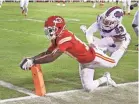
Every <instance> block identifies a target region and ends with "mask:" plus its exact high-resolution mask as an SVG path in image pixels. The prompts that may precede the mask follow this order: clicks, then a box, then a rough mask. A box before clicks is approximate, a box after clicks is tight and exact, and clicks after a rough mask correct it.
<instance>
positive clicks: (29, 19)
mask: <svg viewBox="0 0 139 104" xmlns="http://www.w3.org/2000/svg"><path fill="white" fill-rule="evenodd" d="M24 20H27V21H33V22H44V20H38V19H32V18H27V19H24Z"/></svg>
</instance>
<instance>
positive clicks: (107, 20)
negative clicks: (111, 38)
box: [100, 6, 123, 30]
mask: <svg viewBox="0 0 139 104" xmlns="http://www.w3.org/2000/svg"><path fill="white" fill-rule="evenodd" d="M122 18H123V10H122V9H121V8H120V7H118V6H114V7H111V8H109V9H108V10H107V11H106V12H105V13H103V14H102V16H101V21H100V22H101V25H102V26H101V28H102V29H104V30H112V29H114V28H115V27H116V26H117V25H118V24H120V23H121V22H122Z"/></svg>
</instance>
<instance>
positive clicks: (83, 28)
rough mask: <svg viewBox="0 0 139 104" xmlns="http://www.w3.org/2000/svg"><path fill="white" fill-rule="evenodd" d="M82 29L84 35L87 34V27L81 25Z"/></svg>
mask: <svg viewBox="0 0 139 104" xmlns="http://www.w3.org/2000/svg"><path fill="white" fill-rule="evenodd" d="M80 29H81V30H82V31H83V32H84V33H86V30H87V27H86V26H85V25H81V26H80Z"/></svg>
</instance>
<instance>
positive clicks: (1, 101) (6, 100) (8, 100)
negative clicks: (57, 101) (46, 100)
mask: <svg viewBox="0 0 139 104" xmlns="http://www.w3.org/2000/svg"><path fill="white" fill-rule="evenodd" d="M37 97H39V96H26V97H18V98H11V99H5V100H0V104H1V103H5V102H12V101H19V100H27V99H32V98H37Z"/></svg>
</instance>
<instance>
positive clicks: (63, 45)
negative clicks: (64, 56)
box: [57, 37, 72, 52]
mask: <svg viewBox="0 0 139 104" xmlns="http://www.w3.org/2000/svg"><path fill="white" fill-rule="evenodd" d="M71 40H72V37H65V38H63V39H61V40H60V41H59V42H58V46H57V48H59V49H60V50H61V51H62V52H64V51H66V50H67V49H69V48H71V47H72V42H71Z"/></svg>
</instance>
